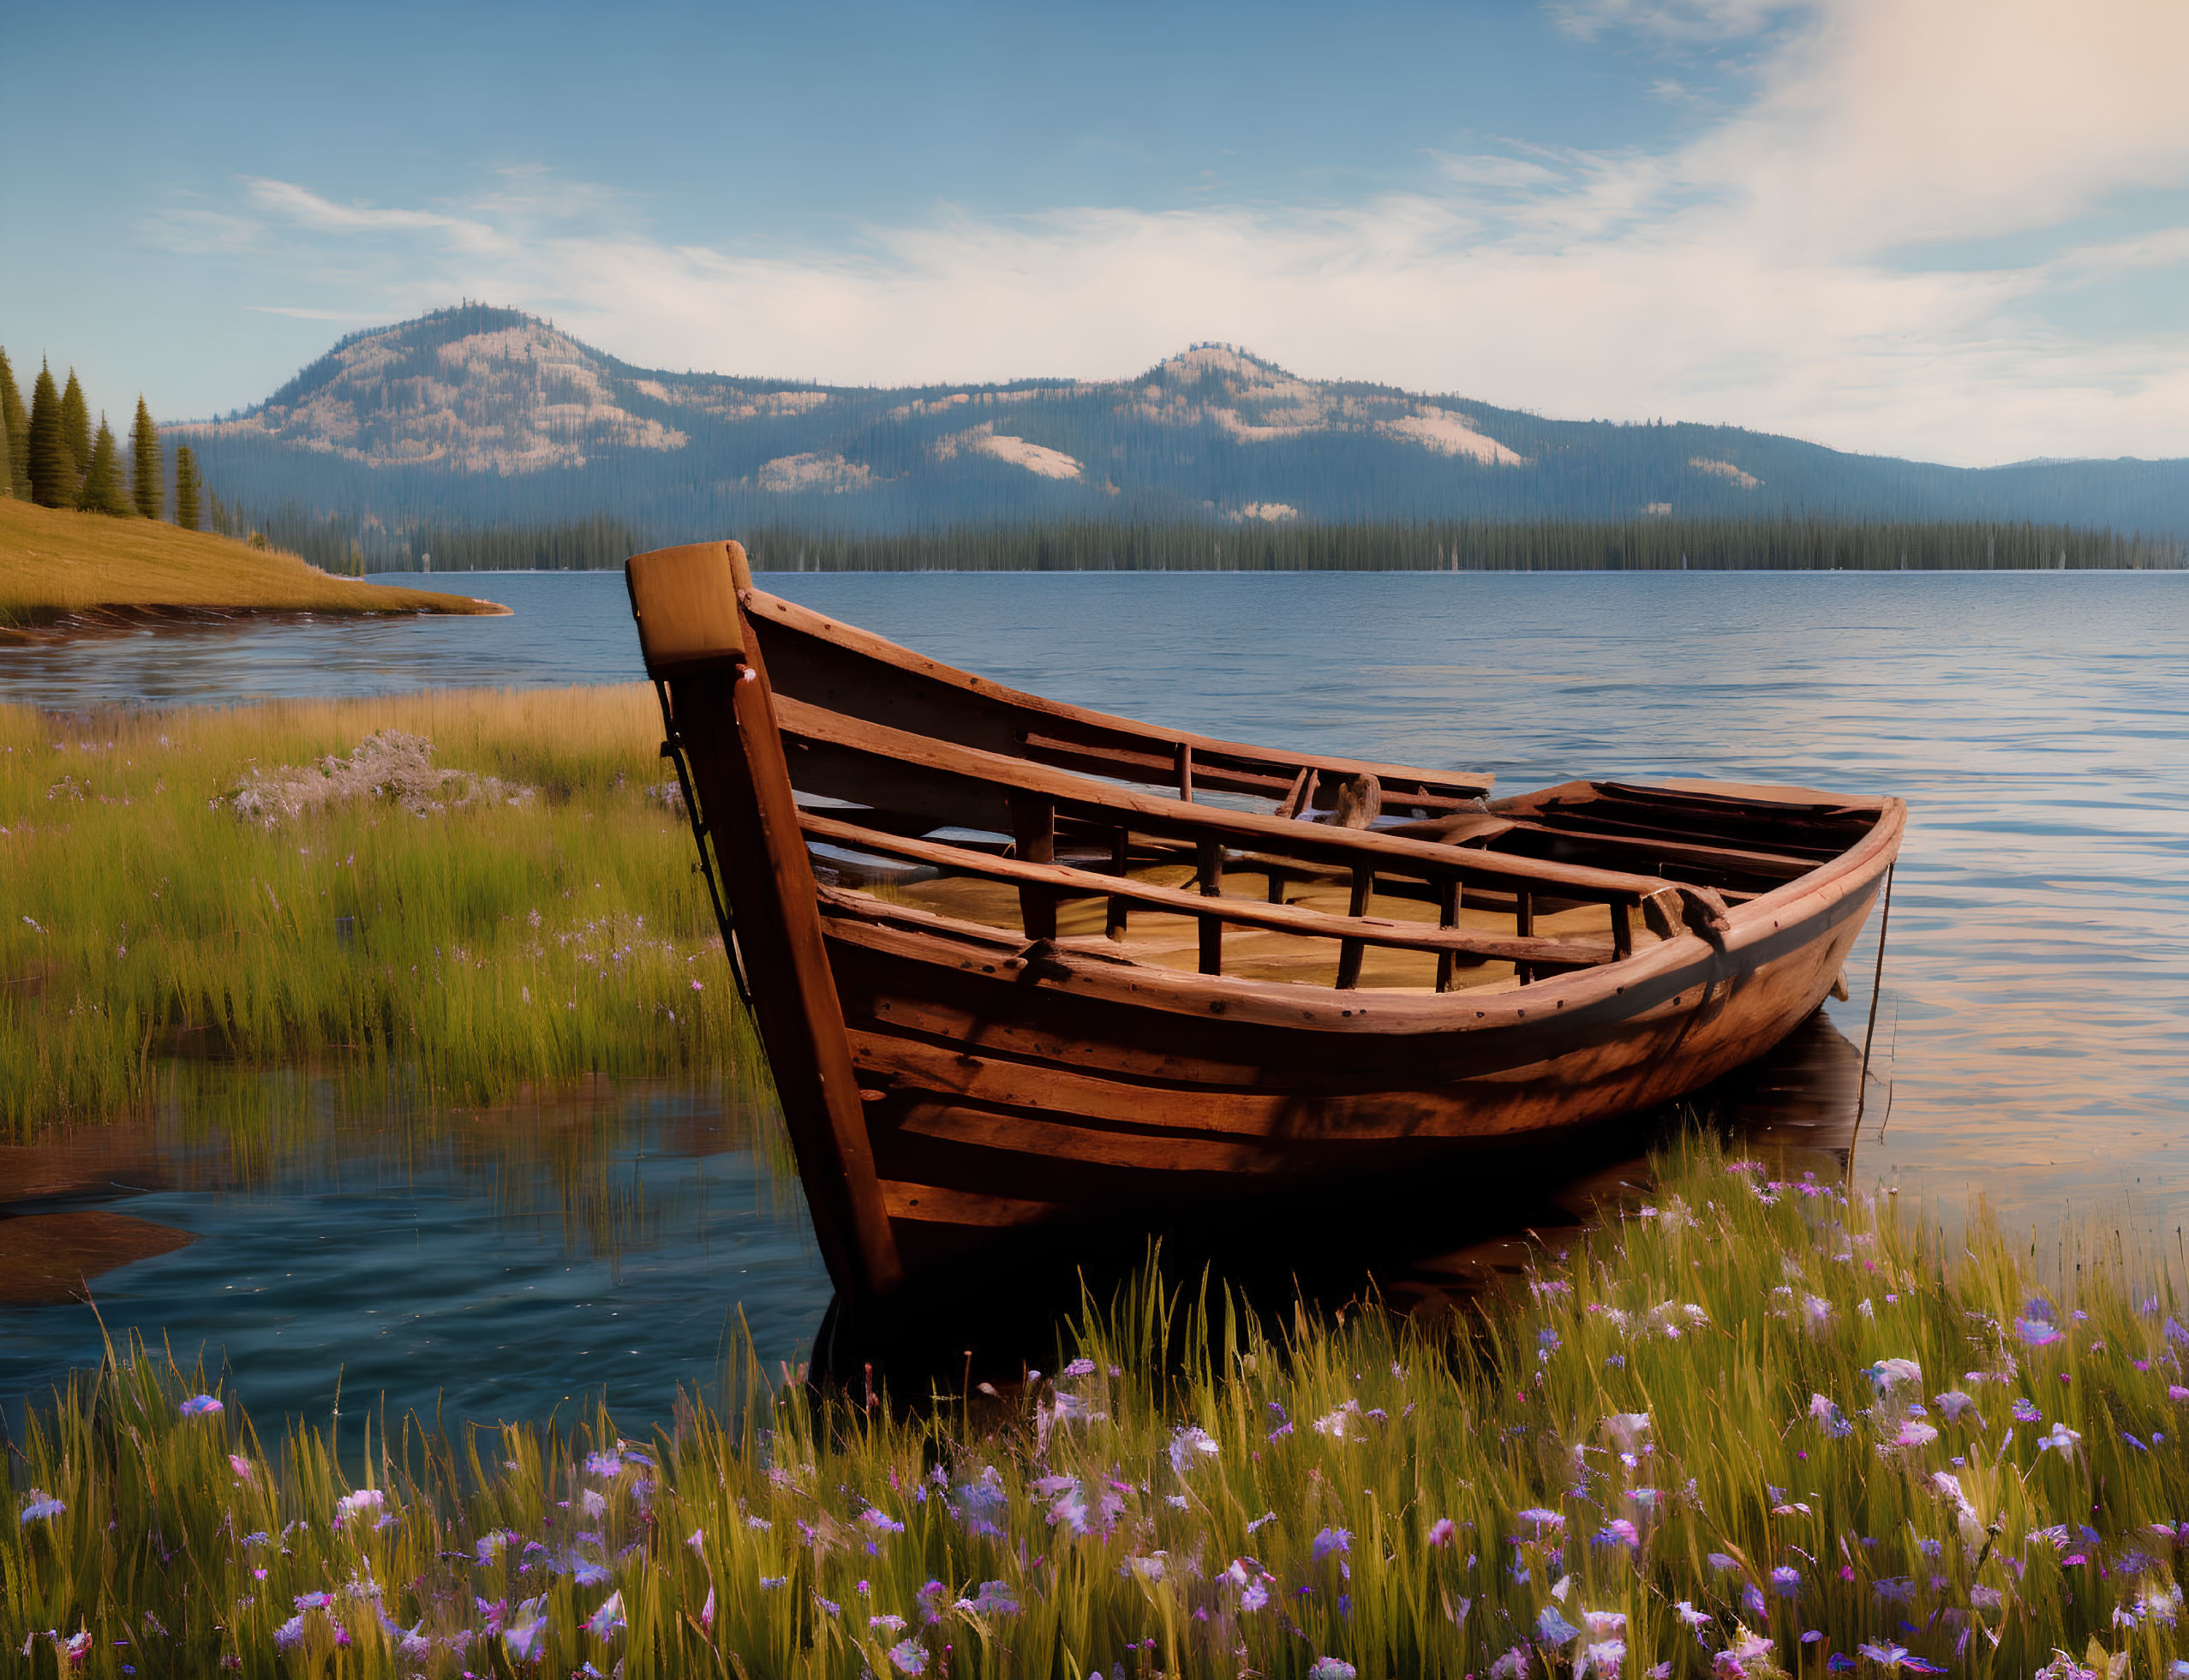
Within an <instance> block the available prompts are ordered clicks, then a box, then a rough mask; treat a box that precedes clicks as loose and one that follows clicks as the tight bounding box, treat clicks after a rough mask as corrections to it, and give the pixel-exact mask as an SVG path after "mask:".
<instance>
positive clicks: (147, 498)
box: [129, 392, 167, 519]
mask: <svg viewBox="0 0 2189 1680" xmlns="http://www.w3.org/2000/svg"><path fill="white" fill-rule="evenodd" d="M166 492H167V468H166V465H165V463H164V462H162V461H161V459H160V458H159V427H157V426H155V425H153V423H152V410H150V409H148V408H147V407H146V406H145V399H144V393H143V392H138V393H137V422H136V424H135V425H134V426H132V427H130V428H129V499H130V500H131V501H133V502H135V504H136V507H137V511H138V512H140V513H141V514H143V515H144V517H146V518H147V519H157V518H158V517H159V515H160V508H161V504H162V503H164V501H165V500H166V499H167V495H166Z"/></svg>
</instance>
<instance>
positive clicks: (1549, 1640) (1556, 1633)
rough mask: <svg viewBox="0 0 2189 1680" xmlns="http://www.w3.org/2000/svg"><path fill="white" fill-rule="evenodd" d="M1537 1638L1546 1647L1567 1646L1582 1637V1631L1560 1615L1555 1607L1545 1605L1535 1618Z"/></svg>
mask: <svg viewBox="0 0 2189 1680" xmlns="http://www.w3.org/2000/svg"><path fill="white" fill-rule="evenodd" d="M1535 1637H1536V1638H1537V1639H1538V1640H1539V1641H1541V1642H1542V1643H1543V1644H1546V1645H1567V1644H1570V1643H1571V1642H1572V1641H1575V1640H1576V1639H1579V1638H1580V1637H1581V1629H1578V1628H1576V1627H1575V1626H1574V1625H1573V1623H1570V1622H1569V1621H1567V1620H1566V1618H1565V1617H1563V1616H1561V1615H1559V1614H1558V1607H1557V1606H1556V1605H1544V1606H1543V1609H1542V1611H1541V1613H1540V1614H1539V1615H1538V1616H1537V1617H1536V1618H1535Z"/></svg>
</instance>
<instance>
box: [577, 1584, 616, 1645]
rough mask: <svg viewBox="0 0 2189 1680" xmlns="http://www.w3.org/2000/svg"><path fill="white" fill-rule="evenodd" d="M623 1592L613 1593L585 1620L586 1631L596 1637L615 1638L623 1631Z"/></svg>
mask: <svg viewBox="0 0 2189 1680" xmlns="http://www.w3.org/2000/svg"><path fill="white" fill-rule="evenodd" d="M624 1625H625V1623H624V1619H623V1594H622V1593H619V1592H618V1593H609V1594H608V1596H607V1599H604V1600H602V1602H601V1607H600V1608H599V1609H598V1610H596V1611H594V1612H593V1613H592V1615H591V1616H589V1617H587V1618H586V1621H585V1631H586V1632H588V1633H589V1634H591V1635H593V1637H594V1638H595V1639H613V1637H614V1636H615V1635H617V1634H619V1633H620V1632H622V1631H623V1629H624Z"/></svg>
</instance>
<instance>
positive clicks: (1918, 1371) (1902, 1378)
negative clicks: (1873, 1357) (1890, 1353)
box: [1864, 1359, 1923, 1394]
mask: <svg viewBox="0 0 2189 1680" xmlns="http://www.w3.org/2000/svg"><path fill="white" fill-rule="evenodd" d="M1864 1374H1865V1375H1866V1376H1868V1377H1869V1380H1870V1381H1871V1382H1872V1383H1873V1384H1875V1385H1876V1389H1877V1391H1878V1392H1879V1393H1880V1394H1890V1393H1892V1392H1893V1390H1894V1389H1896V1388H1898V1387H1899V1385H1900V1384H1903V1383H1920V1382H1921V1381H1923V1367H1922V1366H1919V1365H1917V1363H1916V1362H1915V1361H1914V1360H1903V1359H1890V1360H1878V1362H1877V1363H1876V1364H1875V1365H1873V1366H1870V1367H1869V1371H1868V1372H1865V1373H1864Z"/></svg>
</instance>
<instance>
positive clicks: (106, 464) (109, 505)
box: [76, 415, 131, 519]
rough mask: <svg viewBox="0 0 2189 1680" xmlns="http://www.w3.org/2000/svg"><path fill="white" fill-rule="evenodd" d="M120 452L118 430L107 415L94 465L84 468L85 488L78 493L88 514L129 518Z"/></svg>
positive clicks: (95, 446) (94, 447) (80, 504)
mask: <svg viewBox="0 0 2189 1680" xmlns="http://www.w3.org/2000/svg"><path fill="white" fill-rule="evenodd" d="M119 454H120V451H117V449H116V448H115V447H114V431H113V428H112V427H110V426H109V425H107V423H106V416H105V415H101V416H99V437H98V439H97V441H95V442H94V443H93V445H92V446H91V464H90V465H89V466H87V467H86V468H85V469H84V483H83V488H82V489H81V490H80V491H79V492H77V494H76V505H77V506H78V507H80V508H81V509H82V510H83V511H85V512H87V513H111V514H113V515H114V516H115V517H117V518H123V519H126V518H128V517H129V514H130V511H131V509H130V507H129V498H128V497H127V496H125V495H123V493H122V463H121V461H120V459H119V458H118V457H119Z"/></svg>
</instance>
